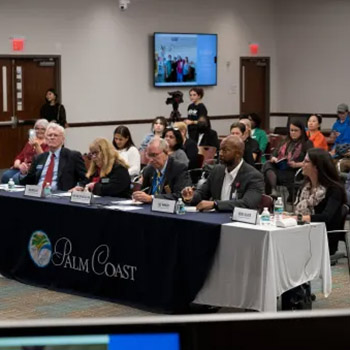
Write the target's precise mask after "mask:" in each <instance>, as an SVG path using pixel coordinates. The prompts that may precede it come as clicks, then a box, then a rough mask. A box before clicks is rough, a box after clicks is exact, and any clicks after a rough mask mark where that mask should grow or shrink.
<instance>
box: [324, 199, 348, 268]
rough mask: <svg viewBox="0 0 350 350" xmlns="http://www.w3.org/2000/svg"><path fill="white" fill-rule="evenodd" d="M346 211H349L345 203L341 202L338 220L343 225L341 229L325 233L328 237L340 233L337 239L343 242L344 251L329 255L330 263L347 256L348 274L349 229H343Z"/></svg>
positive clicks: (333, 263)
mask: <svg viewBox="0 0 350 350" xmlns="http://www.w3.org/2000/svg"><path fill="white" fill-rule="evenodd" d="M348 213H349V207H348V206H347V205H346V204H343V207H342V210H341V217H340V222H341V225H342V227H343V230H332V231H327V234H328V237H329V236H331V235H340V238H339V241H342V242H344V243H345V247H346V253H340V252H336V253H335V254H333V255H331V264H332V265H335V264H336V263H337V261H338V259H341V258H347V259H348V268H349V275H350V249H349V237H348V233H349V231H348V230H345V222H346V217H347V215H348Z"/></svg>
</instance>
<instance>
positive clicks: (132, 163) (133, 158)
mask: <svg viewBox="0 0 350 350" xmlns="http://www.w3.org/2000/svg"><path fill="white" fill-rule="evenodd" d="M113 135H114V138H113V145H114V147H115V148H116V150H117V151H118V153H119V155H120V156H121V157H122V158H123V159H124V160H125V162H126V163H127V164H128V165H129V175H130V177H131V178H134V177H135V176H138V175H139V173H140V170H141V157H140V152H139V151H138V149H137V148H136V147H135V144H134V142H133V140H132V137H131V134H130V130H129V129H128V127H126V126H124V125H120V126H118V127H117V128H116V129H115V130H114V134H113Z"/></svg>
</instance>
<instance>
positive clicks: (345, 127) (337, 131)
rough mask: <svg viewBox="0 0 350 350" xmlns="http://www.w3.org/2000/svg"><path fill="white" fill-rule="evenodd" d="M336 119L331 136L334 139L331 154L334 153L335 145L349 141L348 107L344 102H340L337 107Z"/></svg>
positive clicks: (349, 119) (349, 122)
mask: <svg viewBox="0 0 350 350" xmlns="http://www.w3.org/2000/svg"><path fill="white" fill-rule="evenodd" d="M337 114H338V119H337V121H336V122H335V123H334V124H333V127H332V133H331V137H332V138H333V139H334V140H335V141H334V146H333V149H332V152H331V154H332V155H334V154H335V148H336V146H337V145H342V144H346V143H350V132H349V131H350V130H349V129H350V128H349V126H350V117H349V115H348V114H349V107H348V105H347V104H345V103H341V104H340V105H339V106H338V108H337Z"/></svg>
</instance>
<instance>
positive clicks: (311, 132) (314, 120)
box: [306, 114, 328, 151]
mask: <svg viewBox="0 0 350 350" xmlns="http://www.w3.org/2000/svg"><path fill="white" fill-rule="evenodd" d="M321 124H322V117H321V115H320V114H311V115H310V117H309V119H308V120H307V128H308V131H307V132H306V135H307V137H308V138H309V140H310V141H311V142H312V143H313V145H314V147H315V148H322V149H324V150H325V151H328V144H327V140H326V138H325V137H324V135H323V134H322V133H321V131H320V129H321Z"/></svg>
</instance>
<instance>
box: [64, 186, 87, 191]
mask: <svg viewBox="0 0 350 350" xmlns="http://www.w3.org/2000/svg"><path fill="white" fill-rule="evenodd" d="M73 191H81V192H82V191H84V187H81V186H75V187H73V188H71V189H70V190H69V191H68V192H73Z"/></svg>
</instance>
